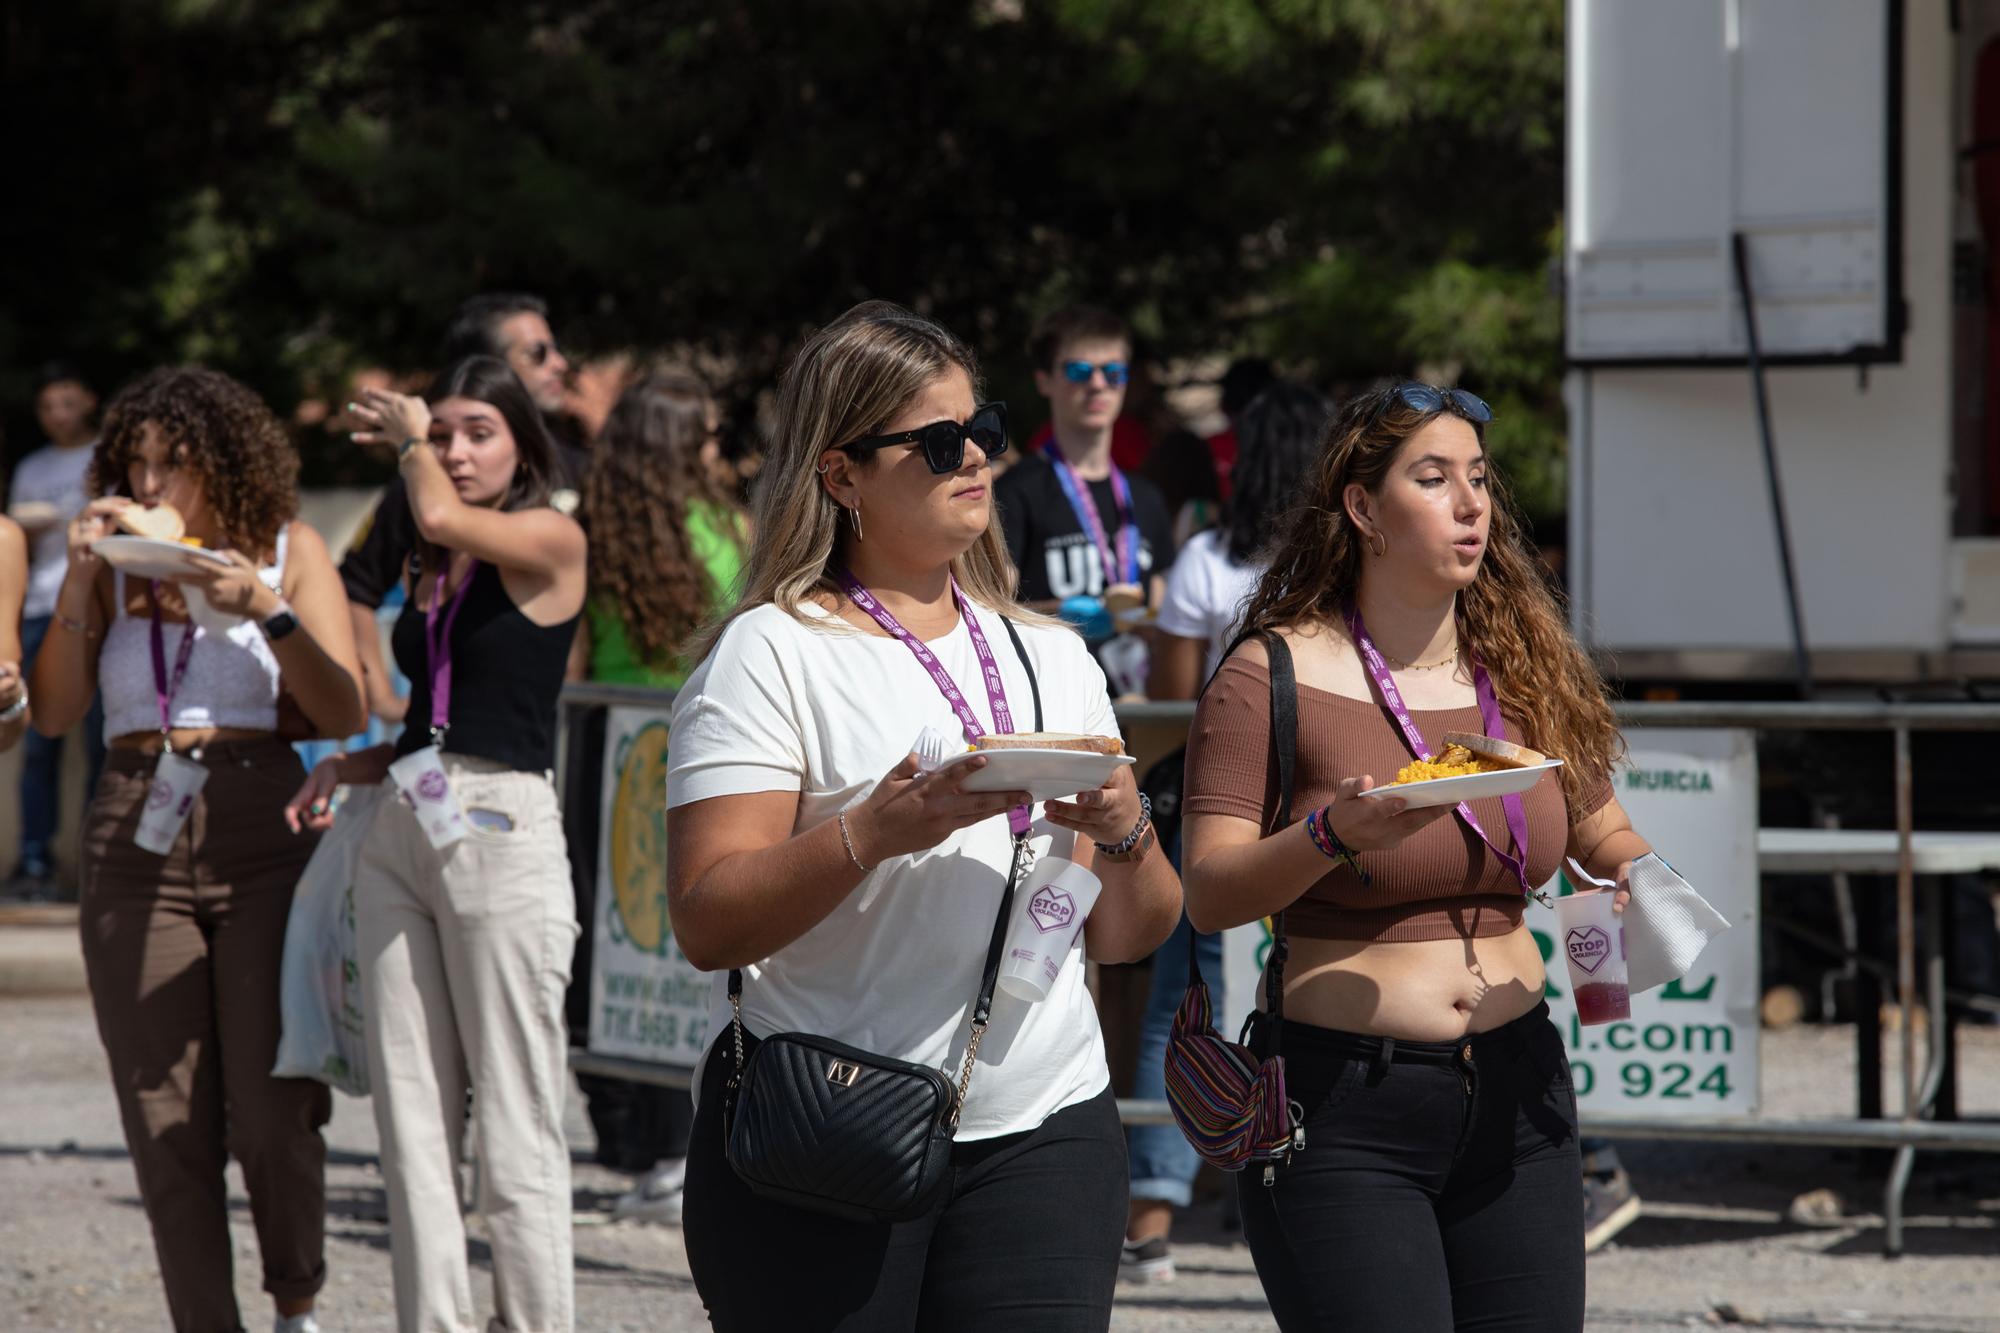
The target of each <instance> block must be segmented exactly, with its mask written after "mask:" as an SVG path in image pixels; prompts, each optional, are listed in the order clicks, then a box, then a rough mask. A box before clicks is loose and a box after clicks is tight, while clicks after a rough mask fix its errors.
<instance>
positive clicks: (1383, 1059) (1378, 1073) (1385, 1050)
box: [1368, 1037, 1396, 1083]
mask: <svg viewBox="0 0 2000 1333" xmlns="http://www.w3.org/2000/svg"><path fill="white" fill-rule="evenodd" d="M1395 1058H1396V1039H1395V1038H1394V1037H1383V1038H1382V1039H1381V1041H1380V1042H1379V1043H1378V1044H1377V1045H1376V1047H1375V1056H1374V1058H1373V1059H1371V1060H1370V1061H1369V1062H1368V1081H1369V1082H1370V1083H1380V1082H1381V1081H1382V1080H1383V1079H1385V1078H1387V1077H1388V1076H1389V1065H1390V1064H1391V1063H1392V1062H1393V1061H1394V1060H1395Z"/></svg>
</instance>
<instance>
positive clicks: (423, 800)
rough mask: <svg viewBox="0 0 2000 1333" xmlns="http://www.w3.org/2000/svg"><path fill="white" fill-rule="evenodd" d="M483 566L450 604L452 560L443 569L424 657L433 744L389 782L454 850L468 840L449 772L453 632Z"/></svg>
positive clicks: (439, 841) (435, 841)
mask: <svg viewBox="0 0 2000 1333" xmlns="http://www.w3.org/2000/svg"><path fill="white" fill-rule="evenodd" d="M479 563H480V562H479V561H477V560H474V561H473V562H472V563H471V565H469V566H468V567H467V568H466V571H465V578H464V579H463V580H462V581H461V582H460V583H459V585H458V591H457V592H455V593H453V594H452V595H451V600H450V601H449V602H447V601H446V600H445V595H444V585H445V580H446V577H447V576H448V575H449V574H450V572H451V561H450V560H449V559H447V560H445V561H444V567H443V568H441V569H439V570H438V576H437V583H436V585H435V587H434V589H433V591H432V593H431V604H430V606H429V607H428V608H426V609H425V611H424V657H425V667H426V669H427V670H428V671H429V673H430V687H431V689H430V694H431V743H430V744H429V745H426V746H425V747H424V748H423V749H421V750H413V751H411V752H410V753H409V754H406V755H404V756H403V757H402V758H401V759H398V760H397V761H396V762H395V763H393V764H391V765H389V777H390V779H391V780H392V781H394V782H395V784H396V790H397V791H398V792H400V793H401V794H402V797H403V799H404V800H405V801H407V802H408V803H409V806H410V808H411V809H412V810H414V811H415V812H416V815H417V823H418V824H419V825H420V826H421V827H422V828H423V831H424V836H425V837H426V838H428V839H430V844H431V846H433V847H440V848H442V847H449V846H451V845H452V844H453V843H455V842H457V841H458V840H459V839H460V838H463V837H464V836H465V829H466V824H465V812H464V811H463V810H461V809H460V808H459V805H458V796H457V794H456V793H454V792H453V791H452V789H451V775H450V774H449V773H446V772H445V770H444V737H445V733H446V732H448V731H450V730H451V657H452V647H451V627H452V626H453V625H454V624H456V623H457V622H458V613H459V610H460V608H461V607H463V606H464V605H465V594H466V593H467V592H468V591H469V590H470V589H471V588H472V580H473V579H474V578H475V577H477V575H478V573H479Z"/></svg>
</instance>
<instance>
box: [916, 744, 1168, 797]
mask: <svg viewBox="0 0 2000 1333" xmlns="http://www.w3.org/2000/svg"><path fill="white" fill-rule="evenodd" d="M975 754H978V755H984V756H985V757H986V758H987V759H988V760H990V761H991V762H990V763H988V764H987V765H986V767H985V768H982V769H981V770H979V772H977V773H975V774H973V775H972V776H971V777H970V778H967V779H966V781H965V790H966V791H1024V792H1027V793H1028V794H1029V795H1030V796H1032V797H1034V798H1035V799H1036V800H1038V801H1060V800H1062V799H1064V798H1065V797H1069V796H1074V795H1076V794H1077V793H1078V792H1080V791H1095V790H1096V789H1097V788H1099V787H1102V786H1103V785H1104V784H1105V783H1106V782H1109V781H1110V780H1111V775H1112V774H1113V773H1115V772H1117V771H1118V770H1119V769H1120V768H1123V767H1125V766H1126V765H1128V764H1131V763H1132V762H1133V759H1132V756H1131V755H1129V754H1095V753H1092V752H1091V751H1088V750H976V751H967V752H966V753H965V754H961V755H953V756H952V757H951V758H950V759H947V760H945V761H944V762H943V763H942V764H940V765H938V771H939V772H940V773H942V772H945V771H946V770H949V769H952V768H955V767H957V766H958V765H960V764H962V763H965V762H966V761H967V760H969V759H971V758H972V757H973V756H974V755H975Z"/></svg>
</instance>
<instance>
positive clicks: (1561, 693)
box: [1183, 383, 1649, 1333]
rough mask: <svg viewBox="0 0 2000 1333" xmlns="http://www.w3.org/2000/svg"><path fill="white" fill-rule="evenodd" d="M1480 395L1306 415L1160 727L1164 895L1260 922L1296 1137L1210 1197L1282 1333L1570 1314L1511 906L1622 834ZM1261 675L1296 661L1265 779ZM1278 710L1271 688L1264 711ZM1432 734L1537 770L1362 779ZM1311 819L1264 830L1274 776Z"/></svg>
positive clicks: (1572, 1229)
mask: <svg viewBox="0 0 2000 1333" xmlns="http://www.w3.org/2000/svg"><path fill="white" fill-rule="evenodd" d="M1491 419H1492V413H1491V412H1490V411H1489V410H1488V409H1487V407H1486V404H1485V403H1483V402H1481V401H1480V400H1479V399H1478V398H1476V397H1474V396H1473V395H1472V394H1470V393H1467V392H1465V391H1463V390H1460V389H1439V388H1435V387H1432V386H1430V385H1425V384H1414V383H1404V384H1399V385H1394V386H1391V387H1388V388H1384V389H1379V390H1377V391H1375V392H1372V393H1368V394H1364V395H1362V396H1361V397H1358V398H1356V399H1354V400H1352V401H1351V402H1350V403H1348V404H1347V406H1346V407H1345V409H1344V410H1343V411H1342V412H1341V413H1340V414H1339V416H1338V418H1337V419H1336V420H1335V421H1334V423H1333V426H1332V429H1331V432H1330V434H1329V436H1328V439H1327V444H1326V448H1325V450H1324V451H1323V453H1322V455H1321V457H1320V458H1319V460H1318V461H1317V463H1316V464H1315V465H1314V467H1313V469H1312V471H1311V473H1310V474H1309V476H1308V478H1307V480H1306V483H1305V485H1304V488H1303V492H1304V493H1303V503H1302V505H1301V506H1300V507H1299V508H1297V509H1296V510H1294V511H1293V513H1292V515H1291V518H1290V519H1289V520H1288V522H1287V523H1286V524H1285V525H1284V527H1283V528H1282V529H1281V531H1280V534H1279V536H1278V539H1277V542H1276V545H1275V547H1274V548H1273V555H1272V562H1271V565H1270V567H1269V569H1268V570H1267V571H1266V573H1265V574H1264V576H1263V577H1262V579H1261V580H1260V581H1259V583H1258V585H1257V591H1256V593H1255V594H1254V596H1252V598H1251V600H1250V603H1249V607H1248V609H1247V610H1246V612H1245V614H1244V619H1243V630H1244V633H1245V636H1246V637H1245V639H1244V640H1243V641H1242V642H1241V644H1240V646H1239V647H1237V648H1236V649H1235V651H1234V652H1233V653H1232V654H1231V655H1230V656H1229V657H1228V659H1227V660H1226V661H1225V662H1224V664H1223V666H1222V668H1221V670H1220V671H1219V672H1218V673H1217V674H1216V677H1215V680H1214V682H1213V683H1212V684H1211V685H1210V686H1209V688H1208V690H1207V692H1206V694H1205V695H1204V696H1203V698H1202V701H1201V705H1200V709H1199V711H1198V712H1197V714H1196V718H1195V724H1194V730H1193V733H1192V734H1191V736H1190V738H1189V744H1188V762H1187V783H1186V793H1187V794H1186V799H1185V801H1184V804H1183V810H1184V813H1185V818H1186V822H1185V824H1184V826H1183V828H1184V833H1185V835H1186V859H1185V868H1186V878H1187V887H1188V896H1187V906H1188V916H1189V919H1190V920H1192V921H1193V922H1194V924H1195V926H1196V927H1197V928H1199V929H1202V930H1220V929H1224V928H1226V927H1229V926H1234V925H1238V924H1241V923H1243V922H1248V921H1255V920H1258V919H1259V918H1261V917H1266V916H1275V917H1276V918H1277V928H1278V931H1279V934H1280V939H1279V940H1278V941H1277V942H1276V944H1275V945H1274V947H1273V948H1272V950H1271V961H1270V967H1271V968H1272V969H1273V972H1274V976H1273V977H1272V978H1270V980H1274V981H1276V982H1277V983H1278V986H1277V987H1276V989H1277V991H1278V994H1279V995H1280V996H1281V997H1282V1012H1281V1013H1274V1012H1270V1011H1269V1008H1268V1002H1267V1008H1266V1009H1265V1010H1260V1011H1259V1012H1258V1013H1257V1014H1256V1015H1255V1016H1254V1017H1253V1025H1252V1037H1251V1040H1252V1045H1253V1048H1254V1049H1255V1050H1256V1051H1257V1052H1258V1054H1259V1055H1260V1056H1261V1057H1265V1058H1268V1057H1269V1056H1271V1055H1272V1054H1274V1053H1282V1055H1283V1057H1284V1061H1285V1071H1286V1077H1287V1080H1288V1084H1289V1092H1290V1097H1291V1100H1292V1101H1293V1102H1295V1103H1296V1104H1297V1106H1298V1107H1299V1108H1300V1110H1302V1112H1303V1128H1304V1146H1303V1148H1302V1150H1300V1151H1297V1152H1295V1153H1294V1154H1293V1155H1292V1156H1291V1157H1290V1159H1289V1160H1288V1161H1286V1162H1284V1163H1281V1164H1275V1165H1274V1168H1273V1170H1272V1171H1271V1172H1270V1173H1269V1175H1268V1176H1267V1175H1266V1173H1265V1172H1263V1171H1261V1170H1258V1171H1246V1172H1244V1173H1243V1175H1242V1177H1241V1178H1240V1180H1239V1184H1238V1188H1237V1193H1238V1197H1239V1198H1240V1200H1241V1202H1242V1206H1243V1225H1244V1234H1245V1236H1246V1237H1247V1238H1248V1239H1249V1241H1250V1247H1251V1253H1252V1255H1253V1256H1254V1258H1255V1259H1256V1263H1257V1273H1258V1276H1259V1277H1260V1278H1261V1279H1262V1280H1263V1283H1264V1289H1265V1292H1266V1294H1267V1295H1268V1296H1269V1297H1270V1300H1271V1308H1272V1310H1273V1312H1274V1313H1275V1314H1276V1316H1277V1319H1278V1323H1279V1326H1280V1327H1281V1328H1283V1329H1284V1330H1286V1333H1295V1331H1297V1330H1309V1329H1310V1330H1317V1329H1323V1328H1333V1327H1353V1328H1369V1329H1373V1328H1395V1329H1408V1330H1413V1331H1415V1333H1436V1331H1439V1330H1447V1329H1453V1328H1475V1327H1476V1328H1481V1329H1519V1330H1548V1331H1550V1333H1555V1331H1557V1330H1562V1331H1565V1333H1574V1331H1575V1330H1577V1329H1580V1328H1581V1327H1582V1325H1583V1206H1582V1205H1583V1187H1582V1182H1581V1175H1580V1170H1581V1168H1580V1163H1579V1159H1578V1154H1577V1141H1576V1098H1575V1095H1574V1093H1573V1092H1572V1090H1571V1087H1570V1077H1569V1064H1568V1060H1567V1057H1566V1056H1565V1054H1564V1051H1563V1041H1562V1037H1561V1034H1560V1033H1558V1032H1557V1031H1556V1029H1555V1026H1554V1025H1553V1024H1552V1023H1551V1022H1550V1021H1549V1016H1548V1006H1547V1005H1546V1004H1545V1003H1544V1002H1543V1000H1542V956H1541V951H1540V949H1539V947H1538V946H1537V945H1536V942H1535V939H1534V936H1533V935H1532V934H1531V933H1530V932H1529V930H1528V928H1527V927H1526V926H1525V925H1524V924H1523V923H1522V912H1523V909H1524V908H1525V906H1526V904H1527V899H1528V897H1529V895H1530V894H1531V893H1533V892H1535V891H1537V890H1539V889H1540V888H1541V887H1542V886H1543V885H1544V884H1546V883H1548V882H1549V881H1550V880H1551V879H1553V878H1554V876H1555V875H1556V872H1557V870H1558V868H1559V867H1560V865H1561V864H1562V860H1563V857H1564V855H1565V853H1567V854H1568V855H1571V856H1574V857H1576V858H1577V859H1578V860H1579V861H1580V862H1582V863H1583V864H1584V866H1585V867H1586V868H1587V869H1588V870H1589V871H1590V872H1591V873H1592V874H1594V875H1598V876H1601V877H1604V878H1607V879H1610V878H1615V879H1616V880H1617V881H1618V883H1619V885H1620V888H1619V890H1618V904H1619V906H1620V907H1621V908H1622V906H1623V904H1624V901H1625V899H1626V897H1627V895H1628V894H1629V889H1628V888H1627V887H1625V886H1626V884H1627V880H1628V875H1629V870H1630V865H1631V862H1632V861H1633V859H1635V858H1636V857H1638V856H1641V855H1643V854H1644V853H1645V852H1646V851H1647V850H1649V849H1648V847H1647V844H1646V842H1645V840H1644V839H1642V838H1640V837H1639V836H1638V834H1636V833H1634V832H1633V831H1632V827H1631V824H1630V821H1629V820H1628V819H1627V818H1626V816H1625V813H1624V811H1623V810H1622V809H1621V808H1620V807H1619V805H1618V802H1617V800H1616V799H1615V798H1614V797H1613V795H1612V789H1611V780H1610V776H1611V767H1612V764H1613V762H1614V760H1615V759H1616V758H1617V756H1618V753H1619V749H1620V743H1619V738H1618V733H1617V729H1616V726H1615V724H1614V721H1613V717H1612V713H1611V709H1610V706H1609V704H1608V703H1607V702H1606V699H1605V695H1604V689H1603V686H1602V684H1601V683H1600V681H1599V678H1598V675H1597V672H1596V671H1595V670H1594V669H1593V667H1592V666H1591V664H1590V661H1589V659H1588V658H1586V657H1585V656H1584V654H1583V653H1582V651H1581V650H1580V649H1578V647H1577V645H1576V644H1575V642H1574V641H1573V640H1572V639H1571V638H1570V636H1569V634H1568V632H1567V630H1566V629H1565V628H1564V624H1563V617H1562V614H1561V611H1560V609H1559V608H1558V606H1557V604H1556V602H1555V600H1554V598H1553V597H1552V596H1551V594H1550V593H1549V592H1548V590H1547V585H1546V584H1545V583H1544V581H1543V580H1542V578H1541V576H1540V574H1539V572H1538V571H1537V568H1536V565H1535V561H1534V557H1533V555H1532V554H1531V553H1530V552H1529V551H1528V550H1527V549H1526V548H1525V547H1524V544H1523V542H1522V538H1521V533H1520V526H1519V523H1518V521H1517V520H1516V519H1515V517H1514V515H1513V514H1512V512H1511V511H1510V510H1509V508H1508V506H1507V503H1506V500H1505V494H1504V492H1503V491H1502V489H1501V488H1500V487H1499V485H1498V484H1497V482H1496V479H1495V477H1494V468H1493V465H1492V460H1491V459H1490V458H1488V456H1487V454H1486V450H1485V445H1484V428H1485V425H1486V423H1487V422H1488V421H1490V420H1491ZM1274 679H1275V680H1276V681H1277V682H1278V686H1277V689H1276V694H1277V696H1278V703H1279V704H1280V705H1282V704H1284V703H1286V702H1289V700H1287V699H1286V698H1285V697H1284V696H1285V694H1286V684H1287V682H1290V681H1296V685H1295V687H1293V688H1294V690H1295V694H1296V728H1295V741H1294V750H1295V754H1296V769H1295V771H1294V777H1293V782H1292V784H1291V790H1290V792H1289V793H1283V792H1280V791H1279V790H1278V778H1277V776H1276V773H1277V768H1278V766H1277V764H1275V763H1274V762H1273V757H1274V741H1276V740H1279V739H1280V737H1275V736H1274V730H1280V729H1278V728H1274V726H1273V715H1274V714H1273V707H1274V703H1273V700H1274V686H1273V681H1274ZM1285 711H1291V710H1285ZM1448 731H1459V732H1468V733H1479V734H1484V735H1487V736H1491V737H1495V738H1503V739H1506V740H1510V741H1517V742H1522V743H1525V744H1526V745H1529V746H1532V747H1534V748H1535V749H1538V750H1541V751H1543V752H1545V753H1547V754H1549V755H1552V756H1555V757H1559V758H1561V759H1563V760H1564V761H1565V764H1564V767H1562V768H1561V769H1559V770H1557V775H1556V776H1553V777H1551V776H1544V777H1543V778H1542V779H1541V781H1540V783H1539V784H1538V785H1536V786H1535V787H1533V788H1532V789H1530V790H1529V791H1528V792H1527V793H1526V794H1525V795H1517V796H1509V797H1503V798H1500V799H1487V800H1475V801H1472V802H1470V803H1469V805H1465V806H1461V807H1459V808H1458V810H1457V811H1454V810H1453V809H1452V808H1451V807H1449V806H1438V807H1431V808H1406V806H1405V802H1404V801H1403V800H1402V799H1400V798H1398V797H1394V796H1390V797H1367V796H1363V794H1362V793H1364V792H1367V791H1370V790H1372V789H1373V788H1375V787H1376V786H1378V785H1380V784H1382V783H1383V782H1386V781H1389V780H1392V779H1393V778H1394V777H1395V776H1396V774H1397V772H1398V770H1400V769H1401V768H1403V767H1404V765H1406V764H1408V763H1410V762H1411V761H1412V760H1413V759H1414V758H1420V757H1422V758H1427V757H1429V754H1430V752H1431V750H1432V749H1434V748H1439V747H1441V746H1442V744H1443V736H1444V734H1445V733H1446V732H1448ZM1287 794H1288V795H1289V797H1290V802H1291V808H1292V809H1293V810H1294V811H1305V812H1308V813H1307V814H1306V815H1305V817H1304V818H1303V819H1300V820H1298V821H1297V822H1295V823H1290V824H1288V825H1286V826H1285V827H1273V825H1274V824H1276V823H1277V822H1278V821H1277V819H1276V817H1275V812H1276V811H1277V810H1278V809H1279V808H1280V806H1281V805H1282V803H1283V802H1282V799H1281V798H1282V797H1283V796H1285V795H1287Z"/></svg>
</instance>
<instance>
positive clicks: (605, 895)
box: [590, 708, 710, 1066]
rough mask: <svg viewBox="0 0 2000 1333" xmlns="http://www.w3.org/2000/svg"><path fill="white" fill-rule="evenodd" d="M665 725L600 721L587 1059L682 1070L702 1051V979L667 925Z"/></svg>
mask: <svg viewBox="0 0 2000 1333" xmlns="http://www.w3.org/2000/svg"><path fill="white" fill-rule="evenodd" d="M667 720H668V714H667V713H666V712H665V711H663V710H658V709H651V708H613V709H611V710H610V712H609V715H608V716H607V718H606V720H605V736H604V778H603V785H602V787H601V788H600V789H599V790H600V791H601V792H602V794H603V800H602V811H603V813H602V826H601V829H600V836H599V839H598V848H599V854H598V861H597V911H596V920H595V921H594V922H593V923H592V929H593V930H594V932H595V939H596V944H595V949H594V952H593V953H592V956H591V970H590V1049H591V1050H592V1051H595V1052H597V1053H598V1054H600V1055H622V1056H629V1057H631V1058H633V1059H638V1060H651V1061H654V1062H655V1063H658V1064H669V1065H686V1066H692V1065H693V1064H694V1063H695V1061H697V1060H698V1059H700V1058H701V1053H702V1051H703V1050H704V1049H705V1048H706V1046H707V1044H708V998H709V990H710V978H709V977H708V976H707V975H705V974H704V973H701V972H697V971H696V970H695V969H694V966H693V965H692V964H690V963H689V962H688V960H687V957H686V955H684V954H682V953H681V951H680V947H679V946H678V945H676V944H675V943H674V938H673V928H672V926H671V925H670V924H669V923H668V921H667Z"/></svg>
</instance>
